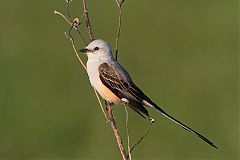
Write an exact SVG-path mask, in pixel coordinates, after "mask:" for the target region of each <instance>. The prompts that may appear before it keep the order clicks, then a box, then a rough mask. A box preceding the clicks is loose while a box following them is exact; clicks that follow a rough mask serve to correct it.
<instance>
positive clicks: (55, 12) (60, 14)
mask: <svg viewBox="0 0 240 160" xmlns="http://www.w3.org/2000/svg"><path fill="white" fill-rule="evenodd" d="M54 14H56V15H59V16H61V17H62V18H63V19H64V20H65V21H66V22H67V23H68V24H69V25H70V26H71V27H73V26H74V28H75V29H76V30H77V32H78V34H79V36H80V38H81V40H82V41H83V42H84V44H85V45H87V42H86V41H85V39H84V38H83V35H82V34H81V32H80V31H79V29H78V28H77V27H78V25H77V26H76V25H74V24H73V23H72V22H70V21H71V20H70V19H67V17H66V16H64V15H63V14H62V13H61V12H58V11H56V10H55V11H54ZM80 23H81V20H80V22H79V24H80Z"/></svg>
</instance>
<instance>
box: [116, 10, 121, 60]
mask: <svg viewBox="0 0 240 160" xmlns="http://www.w3.org/2000/svg"><path fill="white" fill-rule="evenodd" d="M121 22H122V8H121V7H120V8H119V16H118V30H117V36H116V58H115V59H116V61H117V59H118V50H119V49H118V47H119V38H120V32H121Z"/></svg>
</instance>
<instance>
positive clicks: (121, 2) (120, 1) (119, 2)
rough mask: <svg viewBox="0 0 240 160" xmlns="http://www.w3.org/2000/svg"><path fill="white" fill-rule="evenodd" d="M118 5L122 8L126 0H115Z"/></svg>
mask: <svg viewBox="0 0 240 160" xmlns="http://www.w3.org/2000/svg"><path fill="white" fill-rule="evenodd" d="M115 1H116V3H117V5H118V7H119V8H121V7H122V4H123V3H124V1H125V0H115Z"/></svg>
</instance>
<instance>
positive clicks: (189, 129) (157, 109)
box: [143, 100, 218, 149]
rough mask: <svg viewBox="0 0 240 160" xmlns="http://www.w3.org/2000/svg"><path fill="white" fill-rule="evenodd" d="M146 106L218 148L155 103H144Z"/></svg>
mask: <svg viewBox="0 0 240 160" xmlns="http://www.w3.org/2000/svg"><path fill="white" fill-rule="evenodd" d="M143 102H144V104H145V105H147V106H150V107H153V108H155V109H156V111H157V112H159V113H161V114H162V115H163V116H165V117H167V118H168V119H170V120H171V121H173V122H175V123H176V124H178V125H179V126H181V127H182V128H184V129H185V130H187V131H189V132H190V133H193V134H195V135H197V136H198V137H199V138H201V139H202V140H204V141H205V142H206V143H208V144H209V145H211V146H212V147H214V148H217V149H218V147H217V146H215V145H214V144H213V142H211V141H210V140H208V139H207V138H206V137H204V136H203V135H201V134H200V133H198V132H196V131H194V130H193V129H191V128H190V127H188V126H186V125H184V124H183V123H182V122H180V121H178V120H176V119H175V118H173V117H172V116H170V115H169V114H167V113H166V112H164V111H163V110H162V109H161V108H160V107H158V106H157V105H156V104H155V103H153V102H147V101H145V100H144V101H143Z"/></svg>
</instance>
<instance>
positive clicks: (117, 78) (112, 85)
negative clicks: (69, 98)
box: [79, 39, 218, 148]
mask: <svg viewBox="0 0 240 160" xmlns="http://www.w3.org/2000/svg"><path fill="white" fill-rule="evenodd" d="M79 51H80V52H83V53H84V54H86V55H87V57H88V58H87V74H88V77H89V80H90V83H91V85H92V86H93V88H94V89H95V90H96V91H97V92H98V93H99V94H100V95H101V97H102V98H103V99H104V100H105V102H106V103H108V104H125V105H127V106H128V107H130V108H131V109H132V110H134V111H135V112H137V113H138V114H139V115H140V116H142V117H144V118H145V117H149V114H148V111H147V109H146V108H145V107H150V108H154V109H155V110H156V111H157V112H159V113H160V114H161V115H163V116H164V117H166V118H168V119H169V120H171V121H173V122H174V123H176V124H177V125H179V126H181V127H182V128H183V129H185V130H186V131H188V132H190V133H192V134H194V135H196V136H197V137H199V138H201V139H202V140H203V141H205V142H206V143H208V144H209V145H210V146H212V147H214V148H218V147H217V146H216V145H214V143H213V142H211V141H210V140H209V139H207V138H206V137H204V136H203V135H201V134H200V133H198V132H197V131H195V130H193V129H191V128H190V127H188V126H186V125H185V124H183V123H182V122H180V121H179V120H177V119H175V118H174V117H172V116H171V115H169V114H168V113H166V112H165V111H164V110H163V109H162V108H160V107H159V106H158V105H157V104H155V103H154V102H153V101H152V100H151V99H150V98H149V97H148V96H146V94H144V93H143V91H141V90H140V89H139V88H138V87H137V85H136V84H135V83H134V82H133V80H132V78H131V77H130V75H129V73H128V72H127V70H125V69H124V68H123V67H122V66H121V65H120V64H119V63H118V61H116V60H115V59H114V57H113V54H112V49H111V46H110V45H109V44H108V43H107V42H106V41H104V40H102V39H96V40H93V41H92V42H90V43H89V44H88V45H87V46H86V47H85V48H82V49H80V50H79Z"/></svg>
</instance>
